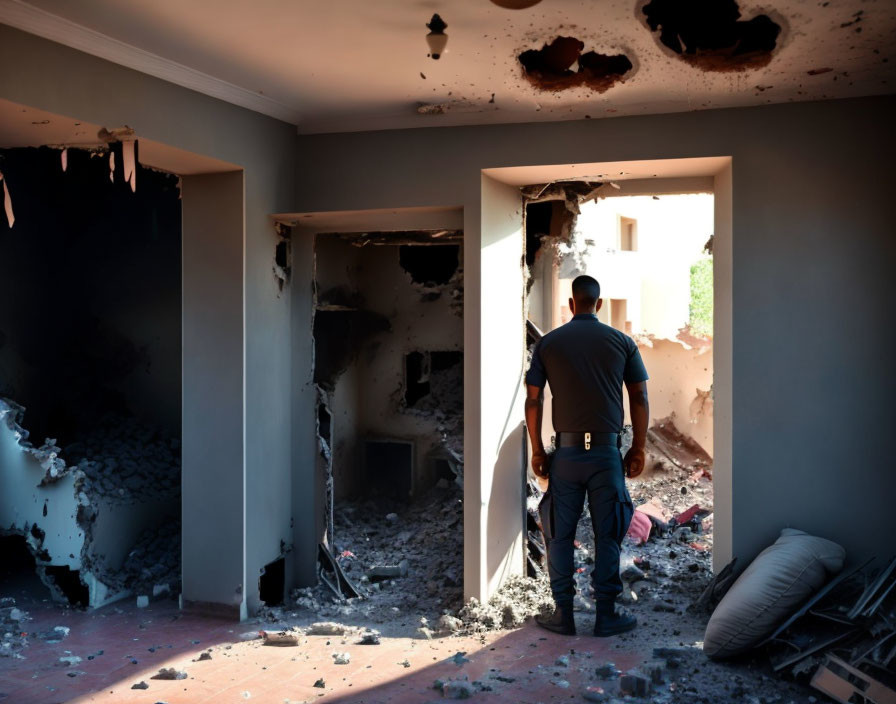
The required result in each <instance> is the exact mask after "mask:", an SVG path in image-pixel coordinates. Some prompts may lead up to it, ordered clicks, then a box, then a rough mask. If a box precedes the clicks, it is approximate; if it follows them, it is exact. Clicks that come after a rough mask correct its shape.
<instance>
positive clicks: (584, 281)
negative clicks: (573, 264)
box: [572, 275, 600, 306]
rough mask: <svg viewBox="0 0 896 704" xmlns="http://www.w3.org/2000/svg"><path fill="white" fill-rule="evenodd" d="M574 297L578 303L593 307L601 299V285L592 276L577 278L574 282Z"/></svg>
mask: <svg viewBox="0 0 896 704" xmlns="http://www.w3.org/2000/svg"><path fill="white" fill-rule="evenodd" d="M572 297H573V300H575V302H576V303H581V304H583V305H585V306H593V305H594V304H596V303H597V299H598V298H600V284H599V283H597V279H595V278H592V277H591V276H585V275H582V276H577V277H576V278H574V279H573V280H572Z"/></svg>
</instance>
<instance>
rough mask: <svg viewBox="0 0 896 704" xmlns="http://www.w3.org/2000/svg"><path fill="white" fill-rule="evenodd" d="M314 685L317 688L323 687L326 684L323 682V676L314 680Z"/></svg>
mask: <svg viewBox="0 0 896 704" xmlns="http://www.w3.org/2000/svg"><path fill="white" fill-rule="evenodd" d="M314 686H315V687H317V688H318V689H323V688H324V687H326V686H327V683H326V682H324V679H323V677H321V678H320V679H319V680H317V681H315V683H314Z"/></svg>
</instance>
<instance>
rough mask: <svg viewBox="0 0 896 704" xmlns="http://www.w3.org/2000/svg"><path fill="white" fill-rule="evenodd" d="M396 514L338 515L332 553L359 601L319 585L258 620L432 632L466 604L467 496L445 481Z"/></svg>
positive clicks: (353, 505) (372, 508)
mask: <svg viewBox="0 0 896 704" xmlns="http://www.w3.org/2000/svg"><path fill="white" fill-rule="evenodd" d="M395 508H397V510H395V511H389V510H387V509H384V506H383V503H382V502H374V501H366V502H343V503H342V504H340V505H339V506H337V508H336V512H335V513H336V515H335V518H334V522H335V546H334V550H333V554H334V556H335V559H336V562H337V563H338V565H339V566H340V567H341V569H342V571H343V574H344V575H345V576H346V577H347V578H348V579H349V580H350V581H351V582H352V584H353V585H354V587H355V588H356V589H357V590H358V592H359V593H360V594H361V595H362V597H361V598H358V599H339V598H338V597H337V596H336V595H335V593H334V592H333V591H332V590H331V589H329V588H328V587H327V586H326V585H324V584H319V585H318V586H316V587H313V588H306V589H297V590H294V591H293V593H292V595H291V598H290V603H287V604H285V605H283V606H282V607H273V608H272V607H265V608H263V609H262V611H261V613H260V616H261V617H262V618H263V619H268V620H270V621H272V622H275V623H281V622H283V621H284V620H288V619H290V618H298V619H300V620H303V621H304V622H307V621H309V620H311V619H313V620H317V621H319V620H320V617H325V618H336V619H338V620H340V621H345V622H349V623H365V624H366V623H375V624H385V625H386V626H387V627H389V628H390V629H391V628H394V627H395V624H396V622H397V621H402V622H403V623H405V624H407V625H408V626H409V627H412V628H411V632H413V631H414V630H415V629H417V628H422V629H427V630H429V631H430V632H433V629H434V628H435V626H433V625H429V624H435V623H436V622H437V621H438V619H439V618H440V616H441V615H442V614H443V613H445V612H446V611H448V612H452V613H453V612H455V611H456V610H457V609H458V608H460V606H461V605H462V594H463V492H462V490H461V488H460V487H459V486H458V483H457V482H451V481H448V480H447V479H443V480H440V481H439V483H438V484H437V485H436V486H435V487H433V488H432V489H431V490H430V491H429V492H428V493H427V494H425V495H424V496H422V497H420V498H419V499H417V500H415V501H413V502H412V503H410V504H409V505H405V506H404V507H400V506H397V507H395ZM390 632H391V631H390Z"/></svg>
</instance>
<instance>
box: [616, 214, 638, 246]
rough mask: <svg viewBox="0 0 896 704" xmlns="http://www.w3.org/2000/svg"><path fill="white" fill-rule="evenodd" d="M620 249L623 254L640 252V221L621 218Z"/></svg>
mask: <svg viewBox="0 0 896 704" xmlns="http://www.w3.org/2000/svg"><path fill="white" fill-rule="evenodd" d="M619 249H620V251H623V252H636V251H637V250H638V221H637V220H635V219H634V218H626V217H623V216H622V215H620V216H619Z"/></svg>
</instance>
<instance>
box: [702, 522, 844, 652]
mask: <svg viewBox="0 0 896 704" xmlns="http://www.w3.org/2000/svg"><path fill="white" fill-rule="evenodd" d="M845 557H846V551H845V550H844V549H843V548H842V547H840V546H839V545H837V543H834V542H831V541H830V540H825V539H824V538H818V537H815V536H813V535H809V534H808V533H804V532H803V531H801V530H795V529H793V528H785V529H784V530H782V531H781V537H780V538H778V539H777V540H776V541H775V543H774V545H771V546H770V547H768V548H766V549H765V550H763V551H762V552H761V553H759V555H758V556H757V557H756V559H755V560H753V562H752V563H751V564H750V566H749V567H747V569H745V570H744V573H743V574H742V575H741V576H740V577H738V579H737V581H736V582H735V583H734V584H733V585H732V587H731V589H729V590H728V593H727V594H725V597H724V598H723V599H722V601H721V602H720V603H719V605H718V606H717V607H716V610H715V611H714V612H713V614H712V617H711V618H710V619H709V623H708V624H707V625H706V635H705V636H704V639H703V652H705V653H706V654H707V655H708V656H709V657H711V658H714V659H718V658H726V657H730V656H732V655H736V654H738V653H742V652H744V651H745V650H749V649H750V648H752V647H753V646H755V645H757V644H759V643H760V642H761V641H762V640H763V639H764V638H766V637H767V636H769V635H770V634H771V633H772V632H773V631H774V630H775V628H776V627H777V626H778V625H779V624H781V623H782V622H783V621H784V620H785V619H787V618H788V617H789V616H790V615H791V614H793V612H794V611H796V610H797V609H799V608H800V606H802V605H803V603H805V602H806V600H807V599H808V598H809V597H810V596H812V595H813V594H814V593H815V592H817V591H818V590H819V589H820V588H821V587H822V586H824V584H825V582H827V581H828V579H829V578H830V577H831V576H832V575H834V574H836V573H837V572H839V571H840V570H841V569H843V561H844V559H845Z"/></svg>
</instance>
